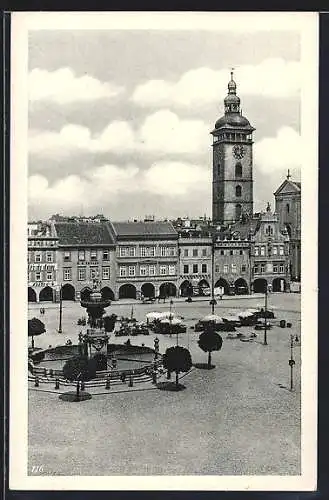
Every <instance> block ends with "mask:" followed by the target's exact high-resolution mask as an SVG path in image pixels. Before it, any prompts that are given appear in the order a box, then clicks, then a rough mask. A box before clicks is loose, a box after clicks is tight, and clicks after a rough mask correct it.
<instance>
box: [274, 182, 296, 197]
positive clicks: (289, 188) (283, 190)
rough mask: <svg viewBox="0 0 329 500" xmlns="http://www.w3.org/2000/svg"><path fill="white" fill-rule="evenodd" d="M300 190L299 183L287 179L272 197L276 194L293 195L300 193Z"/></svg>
mask: <svg viewBox="0 0 329 500" xmlns="http://www.w3.org/2000/svg"><path fill="white" fill-rule="evenodd" d="M301 190H302V184H301V182H297V181H291V180H289V179H285V180H284V181H283V182H282V184H281V185H280V186H279V187H278V189H277V190H276V191H275V193H274V196H277V195H278V194H290V193H291V194H295V193H300V192H301Z"/></svg>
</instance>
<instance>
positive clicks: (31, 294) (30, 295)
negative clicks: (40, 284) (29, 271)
mask: <svg viewBox="0 0 329 500" xmlns="http://www.w3.org/2000/svg"><path fill="white" fill-rule="evenodd" d="M27 300H28V301H29V302H36V301H37V294H36V293H35V291H34V290H33V288H31V287H30V286H29V287H28V289H27Z"/></svg>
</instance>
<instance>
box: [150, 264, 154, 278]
mask: <svg viewBox="0 0 329 500" xmlns="http://www.w3.org/2000/svg"><path fill="white" fill-rule="evenodd" d="M149 275H150V276H155V266H149Z"/></svg>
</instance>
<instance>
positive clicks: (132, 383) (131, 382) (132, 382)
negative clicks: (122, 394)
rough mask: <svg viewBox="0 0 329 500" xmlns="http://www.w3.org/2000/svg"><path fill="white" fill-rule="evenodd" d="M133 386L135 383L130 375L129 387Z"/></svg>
mask: <svg viewBox="0 0 329 500" xmlns="http://www.w3.org/2000/svg"><path fill="white" fill-rule="evenodd" d="M133 385H134V381H133V378H132V375H130V377H129V387H133Z"/></svg>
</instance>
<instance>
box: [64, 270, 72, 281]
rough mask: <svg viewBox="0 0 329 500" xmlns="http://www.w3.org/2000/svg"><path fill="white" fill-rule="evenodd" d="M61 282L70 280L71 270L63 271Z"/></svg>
mask: <svg viewBox="0 0 329 500" xmlns="http://www.w3.org/2000/svg"><path fill="white" fill-rule="evenodd" d="M63 280H64V281H70V280H71V268H70V267H69V268H67V269H63Z"/></svg>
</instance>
